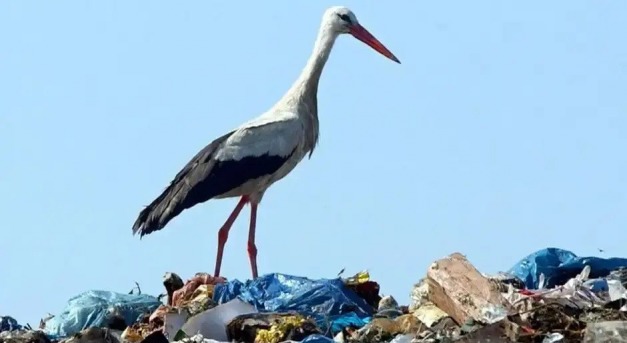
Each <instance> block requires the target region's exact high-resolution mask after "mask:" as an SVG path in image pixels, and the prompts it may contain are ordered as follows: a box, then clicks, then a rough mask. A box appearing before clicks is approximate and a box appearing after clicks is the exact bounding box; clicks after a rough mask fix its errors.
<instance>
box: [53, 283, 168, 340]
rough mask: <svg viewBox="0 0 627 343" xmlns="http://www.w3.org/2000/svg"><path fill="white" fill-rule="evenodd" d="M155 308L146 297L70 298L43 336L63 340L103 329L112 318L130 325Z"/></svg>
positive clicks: (109, 294)
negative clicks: (89, 330) (89, 329)
mask: <svg viewBox="0 0 627 343" xmlns="http://www.w3.org/2000/svg"><path fill="white" fill-rule="evenodd" d="M159 305H161V302H160V301H159V300H158V299H157V298H156V297H153V296H150V295H146V294H122V293H116V292H109V291H97V290H96V291H87V292H84V293H81V294H79V295H77V296H75V297H73V298H71V299H70V300H69V301H68V305H67V306H66V308H65V309H64V310H63V312H62V313H61V314H59V315H57V316H54V317H53V318H51V319H50V320H48V321H47V322H46V326H45V328H44V332H45V333H46V334H47V335H49V336H51V337H67V336H70V335H73V334H75V333H77V332H80V331H81V330H84V329H86V328H89V327H104V326H106V325H107V322H108V320H109V319H110V318H111V316H112V315H119V316H121V317H122V318H124V321H125V322H126V324H127V325H131V324H133V323H135V322H136V321H137V320H138V319H139V317H140V316H141V315H143V314H146V313H150V312H152V311H154V310H156V309H157V307H159Z"/></svg>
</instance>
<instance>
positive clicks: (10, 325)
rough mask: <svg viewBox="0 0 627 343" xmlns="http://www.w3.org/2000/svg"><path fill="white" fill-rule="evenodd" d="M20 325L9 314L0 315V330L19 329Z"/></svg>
mask: <svg viewBox="0 0 627 343" xmlns="http://www.w3.org/2000/svg"><path fill="white" fill-rule="evenodd" d="M21 329H22V326H21V325H20V324H18V322H17V320H15V318H13V317H11V316H0V332H4V331H15V330H21Z"/></svg>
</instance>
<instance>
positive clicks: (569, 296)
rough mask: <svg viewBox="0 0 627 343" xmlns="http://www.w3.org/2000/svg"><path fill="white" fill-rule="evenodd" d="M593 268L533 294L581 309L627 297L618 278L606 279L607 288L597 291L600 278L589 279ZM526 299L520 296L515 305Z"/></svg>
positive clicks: (588, 267) (626, 290)
mask: <svg viewBox="0 0 627 343" xmlns="http://www.w3.org/2000/svg"><path fill="white" fill-rule="evenodd" d="M591 270H592V269H591V267H590V266H585V267H584V268H583V270H582V271H581V273H579V274H578V275H577V276H575V277H574V278H572V279H570V280H568V281H567V282H566V283H565V284H564V285H562V286H559V287H555V288H551V289H548V290H539V291H537V292H533V293H532V295H531V296H533V297H535V298H544V299H553V301H554V302H557V303H560V304H562V305H564V306H569V307H575V308H579V309H583V308H594V307H603V306H605V305H606V304H607V303H609V302H611V301H614V300H618V299H621V298H623V299H627V289H625V287H623V285H622V284H621V283H620V281H618V280H605V284H606V286H607V290H605V291H604V292H601V291H595V287H597V289H598V282H599V279H588V277H589V276H590V274H591ZM524 299H525V298H519V299H517V300H516V302H514V303H513V304H514V305H515V304H516V303H518V302H520V301H523V300H524Z"/></svg>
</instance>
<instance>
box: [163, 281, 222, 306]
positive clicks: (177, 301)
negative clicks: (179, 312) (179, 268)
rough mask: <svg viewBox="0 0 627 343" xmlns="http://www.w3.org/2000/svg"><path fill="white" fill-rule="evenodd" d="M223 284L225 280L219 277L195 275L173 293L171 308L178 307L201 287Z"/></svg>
mask: <svg viewBox="0 0 627 343" xmlns="http://www.w3.org/2000/svg"><path fill="white" fill-rule="evenodd" d="M225 282H226V279H225V278H223V277H221V276H218V277H214V276H211V275H209V274H208V273H196V275H194V277H193V278H191V279H190V280H187V282H185V286H183V288H181V289H179V290H176V291H174V294H173V295H172V306H180V305H181V303H182V302H183V301H184V300H187V299H188V298H189V297H190V296H191V295H192V294H193V293H194V291H195V290H196V289H197V288H198V287H200V286H201V285H217V284H220V283H225Z"/></svg>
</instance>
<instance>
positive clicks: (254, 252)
mask: <svg viewBox="0 0 627 343" xmlns="http://www.w3.org/2000/svg"><path fill="white" fill-rule="evenodd" d="M248 254H249V255H251V256H257V246H256V245H255V243H253V242H248Z"/></svg>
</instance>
